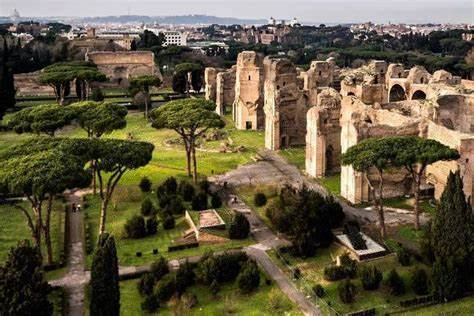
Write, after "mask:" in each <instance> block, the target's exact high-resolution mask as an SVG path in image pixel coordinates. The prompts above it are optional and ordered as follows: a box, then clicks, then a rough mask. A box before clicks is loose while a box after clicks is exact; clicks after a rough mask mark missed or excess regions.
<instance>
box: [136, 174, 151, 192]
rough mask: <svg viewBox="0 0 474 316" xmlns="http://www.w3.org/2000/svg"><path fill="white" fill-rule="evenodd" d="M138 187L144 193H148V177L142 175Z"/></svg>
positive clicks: (149, 185)
mask: <svg viewBox="0 0 474 316" xmlns="http://www.w3.org/2000/svg"><path fill="white" fill-rule="evenodd" d="M138 186H139V187H140V190H141V191H142V192H144V193H148V192H150V191H151V186H152V183H151V180H150V179H148V178H147V177H143V178H142V179H141V180H140V184H139V185H138Z"/></svg>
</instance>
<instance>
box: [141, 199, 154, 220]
mask: <svg viewBox="0 0 474 316" xmlns="http://www.w3.org/2000/svg"><path fill="white" fill-rule="evenodd" d="M140 211H141V213H142V215H143V216H150V215H152V214H153V213H154V211H155V206H154V205H153V202H152V201H151V199H150V198H149V197H146V198H145V199H143V201H142V205H141V209H140Z"/></svg>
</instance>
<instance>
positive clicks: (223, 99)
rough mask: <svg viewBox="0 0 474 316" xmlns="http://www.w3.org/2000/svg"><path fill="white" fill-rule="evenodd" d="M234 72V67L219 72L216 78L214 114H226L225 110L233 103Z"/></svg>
mask: <svg viewBox="0 0 474 316" xmlns="http://www.w3.org/2000/svg"><path fill="white" fill-rule="evenodd" d="M235 72H236V67H235V66H232V68H231V69H229V70H227V71H224V72H220V73H218V74H217V78H216V112H217V113H218V114H220V115H224V114H225V113H226V108H227V107H229V106H232V104H233V103H234V101H235Z"/></svg>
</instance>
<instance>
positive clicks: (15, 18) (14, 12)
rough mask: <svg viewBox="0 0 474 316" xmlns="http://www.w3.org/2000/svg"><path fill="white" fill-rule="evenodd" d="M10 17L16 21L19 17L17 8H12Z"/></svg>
mask: <svg viewBox="0 0 474 316" xmlns="http://www.w3.org/2000/svg"><path fill="white" fill-rule="evenodd" d="M10 18H11V19H12V20H14V21H17V20H19V19H20V13H19V12H18V10H17V9H13V12H12V14H11V15H10Z"/></svg>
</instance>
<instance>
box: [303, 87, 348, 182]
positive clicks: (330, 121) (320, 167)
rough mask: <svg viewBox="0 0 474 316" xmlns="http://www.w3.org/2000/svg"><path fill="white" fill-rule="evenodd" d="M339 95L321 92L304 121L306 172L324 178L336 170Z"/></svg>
mask: <svg viewBox="0 0 474 316" xmlns="http://www.w3.org/2000/svg"><path fill="white" fill-rule="evenodd" d="M340 115H341V95H340V94H339V92H337V91H336V90H334V89H331V88H328V89H324V90H323V91H322V92H321V93H320V94H319V95H318V97H317V104H316V106H313V107H312V108H311V109H309V110H308V113H307V116H306V118H307V121H306V172H307V173H308V174H309V175H311V176H313V177H324V176H328V175H331V174H333V173H336V172H339V171H340V162H339V157H340V153H341V126H340V123H339V118H340Z"/></svg>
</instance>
